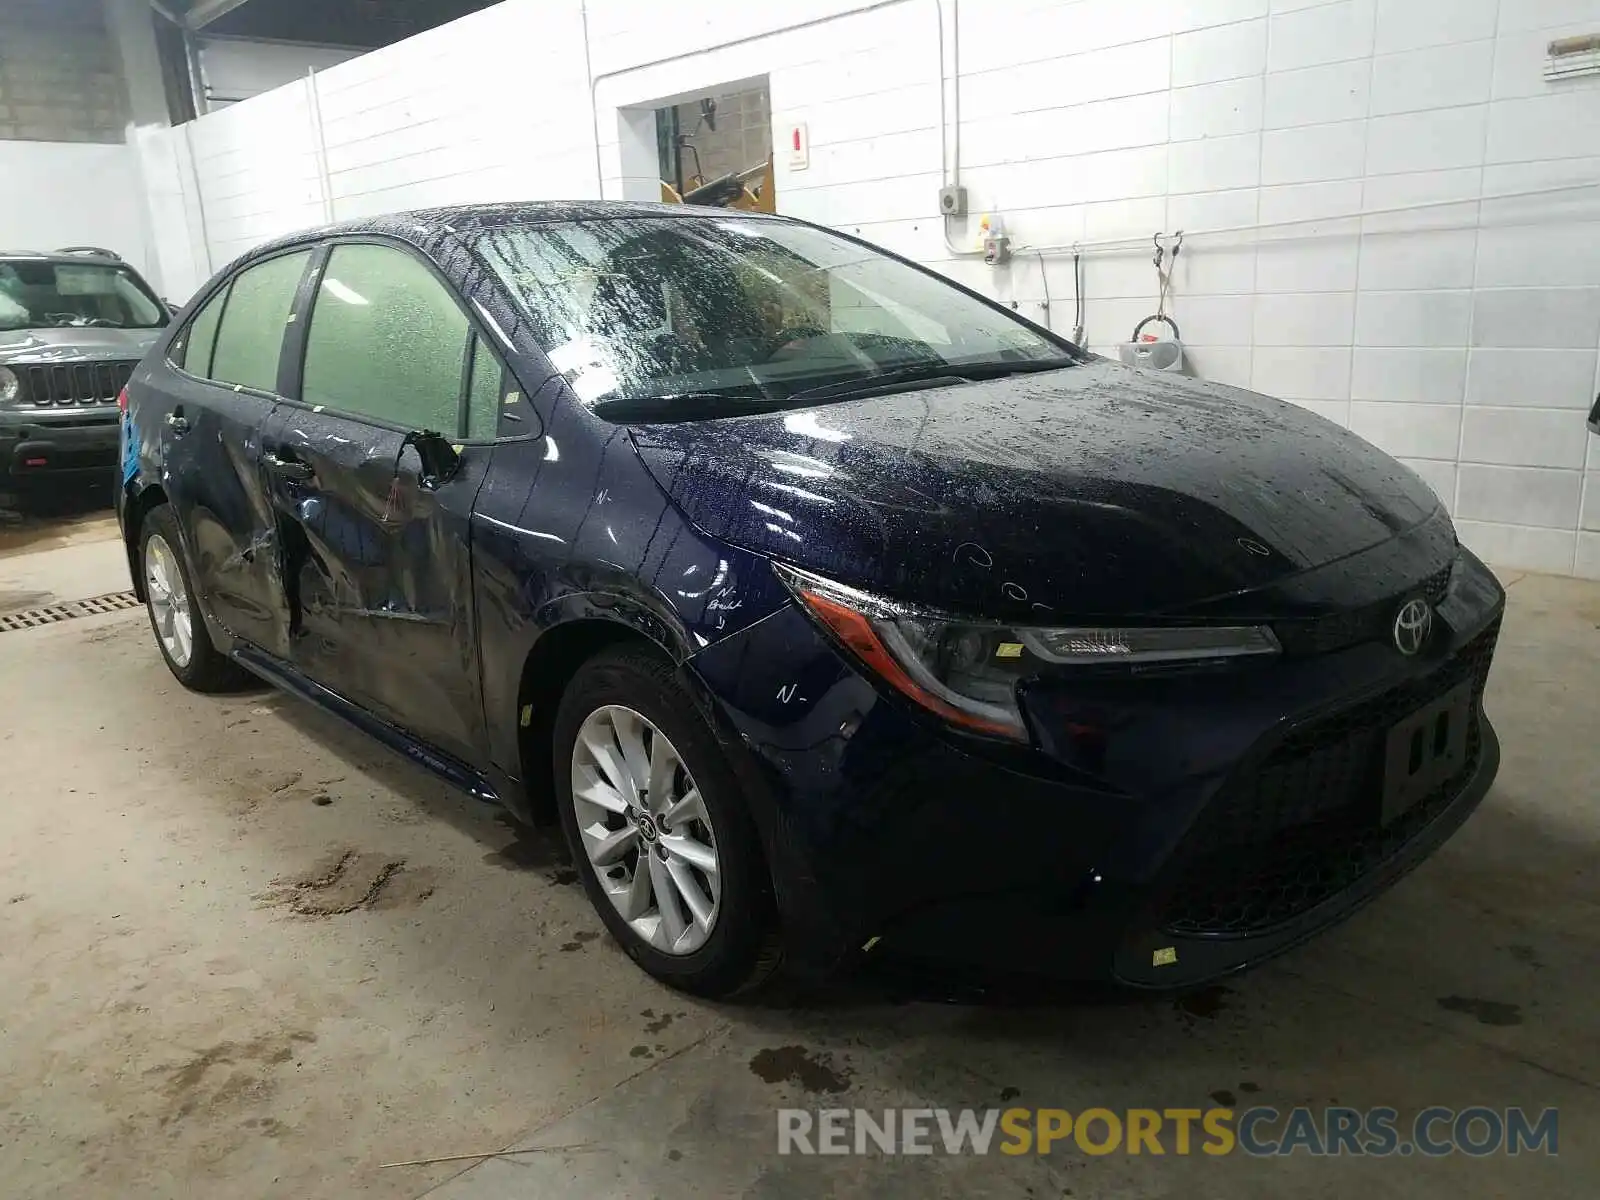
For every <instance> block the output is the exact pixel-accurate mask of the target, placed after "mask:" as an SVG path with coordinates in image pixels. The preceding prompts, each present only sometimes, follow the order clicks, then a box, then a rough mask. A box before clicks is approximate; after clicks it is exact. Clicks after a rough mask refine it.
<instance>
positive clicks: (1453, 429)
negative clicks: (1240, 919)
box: [1350, 400, 1461, 462]
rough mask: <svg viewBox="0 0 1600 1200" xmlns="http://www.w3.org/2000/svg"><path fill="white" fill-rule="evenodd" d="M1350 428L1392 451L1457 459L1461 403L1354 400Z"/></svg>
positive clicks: (1427, 456) (1417, 455) (1410, 454)
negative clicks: (1398, 402) (1384, 402)
mask: <svg viewBox="0 0 1600 1200" xmlns="http://www.w3.org/2000/svg"><path fill="white" fill-rule="evenodd" d="M1350 428H1351V429H1352V430H1353V431H1354V432H1356V433H1359V434H1360V435H1361V436H1362V437H1364V438H1366V439H1367V440H1368V441H1371V442H1376V443H1377V444H1378V445H1379V446H1382V447H1383V448H1384V449H1385V450H1387V451H1388V452H1389V453H1390V454H1397V455H1404V456H1405V457H1407V458H1440V459H1446V460H1448V461H1451V462H1454V461H1455V459H1456V448H1457V446H1458V444H1459V443H1460V440H1461V407H1460V405H1455V404H1373V403H1369V402H1367V401H1362V400H1352V401H1351V402H1350Z"/></svg>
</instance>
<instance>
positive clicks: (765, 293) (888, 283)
mask: <svg viewBox="0 0 1600 1200" xmlns="http://www.w3.org/2000/svg"><path fill="white" fill-rule="evenodd" d="M475 248H476V249H477V251H478V252H479V254H481V255H482V256H483V258H484V260H485V261H486V262H487V263H488V264H489V266H490V267H491V268H492V269H493V270H494V271H495V273H496V274H497V275H499V277H500V279H501V281H502V282H503V283H504V284H505V286H506V288H507V289H508V290H509V291H510V293H511V295H512V296H513V297H514V298H515V300H516V301H517V302H518V303H519V305H520V306H521V308H522V309H523V311H524V312H525V313H526V315H527V317H528V318H529V320H530V321H531V322H532V323H533V328H534V332H535V336H536V337H537V338H538V340H539V342H540V344H541V345H542V346H543V348H544V350H545V352H546V353H547V354H548V355H549V356H550V361H551V362H552V363H553V364H554V365H555V367H556V369H557V370H559V371H560V372H562V374H563V375H564V376H565V377H566V379H567V381H568V382H569V383H570V384H571V386H572V388H573V390H574V391H575V392H576V393H577V395H578V396H579V397H580V398H581V399H582V400H583V401H584V402H585V403H586V404H591V405H593V406H594V407H595V408H596V410H597V411H601V412H604V411H605V410H606V408H607V407H608V406H612V405H621V406H623V407H636V406H635V405H630V404H629V402H630V401H635V400H637V399H639V398H648V399H650V400H652V401H655V402H657V403H658V405H659V406H660V407H661V409H662V412H663V415H665V416H666V417H667V418H668V419H671V417H672V416H673V415H674V410H673V408H672V404H671V402H672V401H675V400H676V401H679V402H680V403H679V404H678V406H677V411H678V412H680V413H681V414H682V415H689V414H691V413H697V412H700V411H701V410H703V407H704V405H705V402H706V401H707V400H708V399H711V400H716V401H720V402H722V403H721V404H720V405H719V406H718V408H717V410H716V411H718V412H728V411H732V412H738V411H742V410H755V409H757V408H767V407H770V406H771V405H772V404H773V403H774V402H779V403H781V402H783V401H785V400H792V401H794V402H795V403H813V402H815V400H816V399H820V398H821V396H820V395H819V396H817V397H808V396H805V395H804V393H808V392H813V391H820V392H825V393H826V394H827V395H828V396H829V397H830V398H831V397H835V396H842V395H847V394H849V392H850V384H851V381H859V382H860V383H861V384H863V385H864V386H866V385H870V384H871V383H872V382H874V381H875V382H877V383H878V384H880V385H881V384H883V383H885V382H886V381H889V380H896V381H903V380H915V379H925V380H928V381H930V382H934V381H938V380H941V379H942V380H943V381H945V382H950V381H951V379H950V377H952V376H957V377H977V375H978V374H979V373H987V374H996V373H1005V371H1006V370H1008V369H1015V370H1018V371H1022V370H1037V369H1041V368H1045V367H1051V366H1065V365H1070V363H1071V361H1072V360H1071V358H1070V357H1069V356H1070V355H1071V354H1072V350H1071V348H1070V346H1068V345H1067V344H1066V343H1063V342H1059V341H1056V340H1053V339H1050V338H1047V337H1045V336H1044V335H1042V334H1040V333H1038V332H1036V331H1035V330H1033V329H1032V328H1030V327H1029V326H1027V325H1025V324H1023V323H1022V322H1021V321H1019V320H1016V319H1014V318H1012V317H1011V316H1009V315H1008V314H1006V313H1004V312H1001V311H998V310H996V309H994V308H992V307H990V306H989V305H987V304H984V303H982V302H981V301H979V300H976V299H974V298H973V297H971V296H968V295H967V294H965V293H964V292H961V291H959V290H957V289H956V288H954V287H952V286H950V285H949V284H947V283H945V282H943V281H942V280H940V279H939V278H938V277H937V276H934V275H930V274H928V273H926V272H923V271H920V270H918V269H916V268H914V267H911V266H908V265H906V264H905V263H902V262H898V261H896V260H895V259H892V258H888V257H886V256H885V255H883V254H880V253H877V252H876V251H873V250H871V249H868V248H867V247H865V246H862V245H860V244H858V243H855V242H851V241H846V240H845V239H844V238H841V237H836V236H834V235H832V234H830V233H827V232H824V231H823V230H820V229H812V228H810V227H808V226H804V225H791V224H788V223H786V222H783V221H770V220H760V219H754V220H752V219H746V218H740V217H736V216H733V215H731V214H730V216H728V217H727V218H724V219H719V218H715V217H708V218H703V219H700V218H683V217H647V218H632V219H620V220H595V221H572V222H559V223H549V224H533V225H513V226H506V227H503V228H500V229H495V230H491V231H489V232H487V233H485V234H482V235H481V236H479V237H478V239H477V240H476V243H475Z"/></svg>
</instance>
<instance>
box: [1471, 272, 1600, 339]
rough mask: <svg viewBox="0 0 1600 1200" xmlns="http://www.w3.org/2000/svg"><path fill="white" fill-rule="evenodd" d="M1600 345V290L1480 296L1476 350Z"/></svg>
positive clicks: (1474, 332) (1510, 291) (1476, 310)
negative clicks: (1482, 348) (1502, 347)
mask: <svg viewBox="0 0 1600 1200" xmlns="http://www.w3.org/2000/svg"><path fill="white" fill-rule="evenodd" d="M1596 343H1600V287H1590V288H1507V289H1501V290H1497V291H1480V292H1477V293H1475V297H1474V304H1473V312H1472V344H1473V345H1474V346H1528V347H1544V348H1546V349H1549V350H1567V349H1574V350H1576V349H1584V348H1587V347H1590V346H1594V345H1595V344H1596Z"/></svg>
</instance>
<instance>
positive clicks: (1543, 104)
mask: <svg viewBox="0 0 1600 1200" xmlns="http://www.w3.org/2000/svg"><path fill="white" fill-rule="evenodd" d="M1594 104H1595V98H1594V92H1593V90H1591V89H1589V88H1584V89H1582V90H1578V91H1560V92H1556V91H1552V92H1550V93H1549V94H1547V95H1542V96H1532V97H1529V98H1527V99H1522V100H1496V101H1495V102H1494V103H1493V104H1491V105H1490V106H1489V143H1488V147H1487V149H1486V151H1485V161H1486V162H1491V163H1516V162H1536V161H1538V160H1540V159H1545V158H1575V157H1578V156H1580V155H1586V154H1588V155H1592V154H1600V121H1596V120H1595V119H1594Z"/></svg>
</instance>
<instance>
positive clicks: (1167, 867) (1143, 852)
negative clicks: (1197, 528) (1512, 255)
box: [691, 552, 1504, 987]
mask: <svg viewBox="0 0 1600 1200" xmlns="http://www.w3.org/2000/svg"><path fill="white" fill-rule="evenodd" d="M1503 607H1504V593H1503V591H1502V590H1501V589H1500V587H1499V585H1498V584H1497V583H1496V582H1495V581H1494V578H1493V576H1492V575H1490V574H1489V572H1488V570H1487V568H1485V567H1484V566H1483V565H1482V564H1481V563H1480V562H1478V561H1477V560H1476V559H1475V558H1474V557H1473V556H1472V555H1471V554H1469V553H1466V552H1463V553H1462V554H1461V555H1460V558H1459V560H1458V563H1457V567H1456V570H1455V572H1454V575H1453V576H1452V578H1451V582H1450V585H1449V590H1448V592H1447V594H1446V595H1445V596H1444V598H1443V600H1442V601H1441V602H1440V604H1439V605H1438V609H1437V616H1438V626H1439V629H1438V632H1437V633H1436V635H1435V637H1434V639H1433V642H1432V643H1431V645H1430V648H1429V649H1428V651H1426V652H1425V653H1424V654H1423V655H1420V656H1418V657H1417V658H1411V659H1408V658H1404V657H1403V656H1401V655H1400V654H1399V653H1397V652H1396V651H1395V650H1394V649H1393V648H1392V647H1391V646H1388V645H1384V644H1381V643H1373V642H1367V643H1364V644H1360V645H1356V646H1351V647H1348V648H1346V649H1343V650H1341V651H1338V652H1334V653H1326V654H1319V655H1313V656H1308V657H1304V658H1299V659H1283V660H1279V661H1273V662H1270V663H1265V664H1259V665H1254V664H1252V665H1250V666H1248V667H1244V668H1241V669H1239V670H1230V671H1228V672H1226V673H1192V674H1186V675H1174V676H1168V677H1162V676H1147V677H1143V678H1138V677H1130V676H1127V675H1116V676H1113V675H1101V676H1099V677H1097V678H1085V679H1083V680H1082V681H1077V680H1074V681H1073V683H1072V686H1071V687H1070V689H1062V688H1060V687H1059V686H1058V687H1055V688H1051V689H1041V690H1040V691H1039V692H1038V693H1037V694H1035V693H1031V692H1030V693H1029V694H1028V695H1027V696H1026V699H1025V707H1027V708H1028V709H1029V712H1030V716H1031V718H1032V721H1033V723H1034V726H1035V734H1036V742H1038V743H1039V744H1040V745H1041V746H1048V749H1049V753H1045V752H1044V751H1042V750H1041V749H1033V748H1028V749H1023V748H1011V747H1004V746H994V745H989V744H982V743H977V742H973V741H970V740H968V739H964V738H960V737H959V736H957V735H954V734H951V733H950V732H948V731H947V730H944V729H942V728H939V727H937V726H934V725H932V724H930V723H929V722H928V721H927V720H926V719H925V718H924V717H923V716H922V714H921V713H920V712H912V711H908V710H907V708H906V707H905V706H904V705H903V704H902V703H901V702H900V701H899V700H898V699H897V698H885V697H883V696H881V695H879V693H878V692H877V691H876V690H875V689H874V687H873V686H872V684H871V683H869V682H868V681H867V680H865V679H864V678H862V676H861V675H859V674H857V672H856V671H855V669H854V668H853V667H852V666H851V665H850V664H848V663H846V662H845V661H844V660H843V659H842V657H841V656H840V655H839V654H838V653H837V652H836V651H835V650H834V649H833V647H832V646H831V644H829V643H828V642H827V641H826V640H825V639H824V638H823V637H822V636H821V635H820V634H819V633H818V632H817V631H816V630H815V628H814V627H813V626H812V624H811V623H810V621H809V620H808V619H807V618H806V617H805V616H803V615H802V614H801V613H800V612H799V611H797V610H795V609H793V608H789V609H785V610H783V611H782V612H779V613H776V614H774V615H773V616H771V617H769V618H767V619H766V620H765V621H762V622H759V623H758V624H756V625H754V626H752V627H751V628H749V629H748V630H746V631H744V632H743V633H741V634H739V635H737V636H735V637H733V638H730V639H727V640H726V641H724V642H719V643H717V644H716V645H714V646H712V647H709V648H708V649H707V650H705V651H702V652H701V653H700V654H698V655H696V656H695V657H694V658H693V659H692V660H691V667H692V668H693V669H694V670H695V671H696V672H697V673H698V675H699V676H700V678H701V679H702V680H703V681H704V682H705V684H706V686H707V689H708V690H709V692H710V693H711V694H712V695H713V696H715V697H716V698H717V700H718V702H719V704H720V707H721V709H722V711H723V714H724V715H725V716H726V717H727V719H728V720H729V721H730V722H731V724H732V725H733V727H734V729H735V730H736V732H737V733H738V735H739V737H740V739H741V740H742V741H743V743H744V745H745V747H747V748H748V749H749V750H750V751H753V754H751V755H749V756H747V757H748V759H749V763H748V770H747V772H746V779H745V784H746V790H747V792H748V793H749V794H750V795H751V797H752V804H753V807H754V810H755V815H756V819H757V822H758V824H759V825H760V827H761V829H762V833H763V838H764V842H765V845H766V849H767V854H768V858H769V865H770V867H771V869H772V873H773V877H774V886H775V890H776V894H777V901H778V905H779V909H780V912H781V913H782V916H783V919H784V922H785V926H786V933H787V935H788V937H789V940H790V943H791V951H792V953H796V955H797V957H798V958H799V960H800V962H801V963H802V964H803V965H805V966H811V967H818V968H827V967H831V966H836V965H838V964H839V963H840V962H841V961H848V960H850V959H851V958H854V957H859V956H861V955H862V954H864V953H866V952H867V949H868V948H869V947H870V950H871V953H872V954H873V955H880V954H886V955H893V956H896V957H901V958H910V959H916V960H923V961H934V962H937V963H939V964H941V965H943V966H966V967H971V968H977V969H980V970H984V971H991V970H992V971H1005V972H1024V973H1035V974H1041V975H1050V976H1054V977H1058V978H1068V979H1090V980H1104V979H1107V978H1112V979H1116V980H1118V981H1121V982H1122V983H1125V984H1129V985H1133V986H1138V987H1184V986H1191V985H1193V984H1195V983H1198V982H1201V981H1204V980H1206V979H1211V978H1215V977H1217V976H1219V975H1223V974H1227V973H1229V972H1232V971H1236V970H1239V969H1242V968H1244V967H1246V966H1249V965H1250V964H1252V963H1255V962H1257V961H1260V960H1261V959H1264V958H1267V957H1270V956H1271V955H1273V954H1277V953H1279V952H1281V951H1283V950H1285V949H1287V948H1289V947H1290V946H1293V945H1295V944H1297V943H1298V942H1301V941H1303V940H1305V939H1306V938H1308V937H1310V936H1312V935H1313V934H1315V933H1316V932H1317V931H1318V930H1320V929H1323V928H1325V927H1327V926H1328V925H1329V924H1332V923H1334V922H1336V921H1338V920H1340V919H1342V918H1343V917H1344V916H1346V915H1348V914H1349V913H1350V912H1352V911H1354V910H1355V909H1356V908H1357V907H1359V906H1360V905H1361V904H1363V903H1365V902H1366V901H1367V900H1369V899H1371V898H1372V897H1373V896H1375V895H1377V894H1379V893H1380V892H1381V891H1383V890H1384V889H1385V888H1386V887H1388V886H1389V885H1390V884H1392V883H1393V882H1394V881H1395V880H1397V879H1398V878H1400V876H1401V875H1403V874H1404V873H1405V872H1406V871H1407V870H1409V869H1410V868H1411V867H1413V866H1415V865H1416V864H1417V863H1418V862H1420V861H1421V860H1422V859H1424V858H1426V857H1427V855H1428V854H1430V853H1431V852H1432V851H1433V850H1434V849H1435V848H1437V846H1438V845H1440V844H1441V843H1442V842H1443V841H1444V840H1445V839H1446V838H1447V837H1448V836H1449V835H1450V834H1451V833H1452V832H1453V831H1454V830H1455V828H1456V827H1457V826H1459V825H1460V824H1461V822H1462V821H1463V820H1465V819H1466V817H1467V816H1468V815H1469V814H1470V813H1471V811H1472V810H1473V808H1475V807H1476V805H1477V804H1478V803H1479V801H1480V800H1481V799H1482V798H1483V796H1484V794H1485V793H1486V792H1487V790H1488V788H1489V786H1490V783H1491V782H1492V781H1493V779H1494V775H1495V772H1496V770H1497V768H1498V764H1499V746H1498V742H1497V741H1496V739H1495V735H1494V731H1493V729H1492V728H1491V727H1490V725H1489V722H1488V720H1487V719H1486V718H1485V717H1484V715H1483V711H1482V695H1483V685H1484V682H1485V680H1486V678H1487V673H1488V669H1489V664H1490V661H1491V659H1492V656H1493V651H1494V640H1495V637H1496V635H1497V633H1498V627H1499V619H1500V615H1501V612H1502V610H1503ZM1464 681H1470V682H1471V702H1470V712H1471V724H1470V735H1469V747H1468V752H1467V755H1466V759H1465V763H1464V765H1463V767H1462V768H1461V770H1460V771H1458V772H1457V773H1456V775H1455V776H1454V777H1452V778H1450V779H1449V780H1447V781H1446V782H1444V783H1443V784H1441V785H1440V787H1439V788H1437V789H1436V794H1431V795H1429V796H1427V797H1425V798H1423V799H1422V800H1420V801H1418V802H1417V803H1416V805H1415V807H1413V808H1412V809H1410V810H1408V811H1407V812H1406V813H1405V815H1404V816H1402V817H1400V818H1399V819H1396V820H1394V821H1392V822H1391V823H1390V824H1389V825H1388V826H1387V827H1385V826H1383V825H1381V824H1380V823H1379V820H1378V813H1377V805H1378V793H1379V791H1380V790H1381V752H1382V748H1383V744H1384V735H1385V734H1386V732H1387V730H1388V728H1389V727H1390V726H1392V725H1393V724H1394V722H1395V721H1397V720H1400V719H1401V718H1403V717H1405V716H1406V715H1408V714H1409V713H1410V712H1412V711H1413V710H1415V709H1417V708H1419V707H1420V706H1422V705H1424V704H1426V703H1428V702H1429V701H1430V700H1433V699H1436V698H1437V697H1439V696H1441V695H1443V694H1445V693H1446V692H1448V691H1450V690H1451V689H1453V688H1455V687H1457V686H1459V685H1460V684H1462V683H1463V682H1464ZM1091 727H1092V729H1093V730H1094V731H1095V737H1094V738H1093V740H1092V745H1090V746H1088V747H1087V748H1085V747H1084V746H1081V745H1080V746H1077V747H1075V746H1074V745H1072V744H1071V740H1070V739H1069V738H1066V737H1065V736H1063V737H1062V738H1060V739H1055V738H1052V737H1051V736H1050V734H1051V731H1052V730H1067V729H1075V730H1081V729H1085V728H1091Z"/></svg>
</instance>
